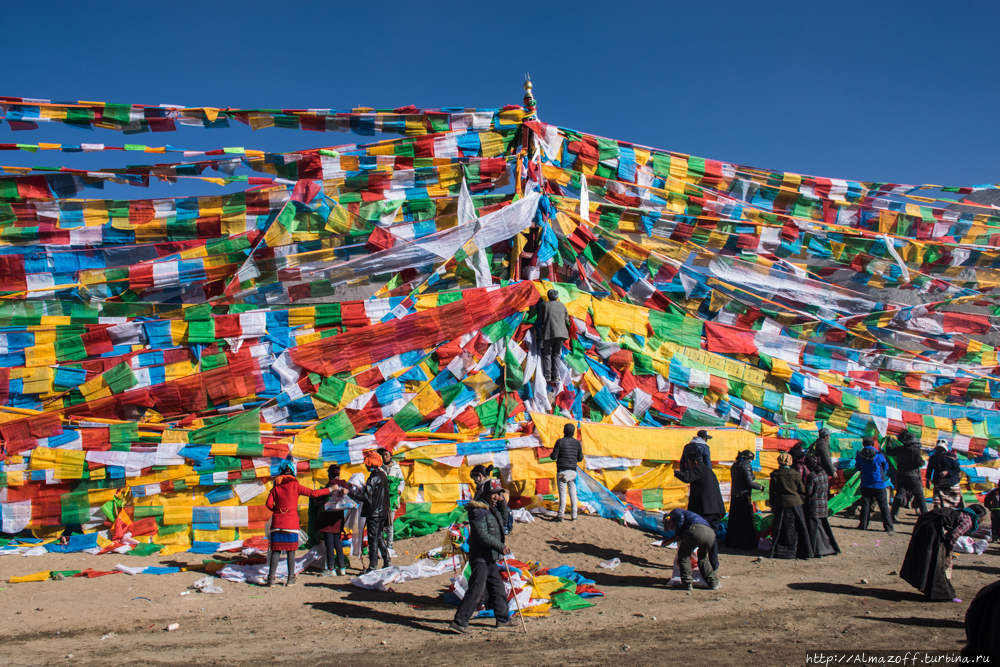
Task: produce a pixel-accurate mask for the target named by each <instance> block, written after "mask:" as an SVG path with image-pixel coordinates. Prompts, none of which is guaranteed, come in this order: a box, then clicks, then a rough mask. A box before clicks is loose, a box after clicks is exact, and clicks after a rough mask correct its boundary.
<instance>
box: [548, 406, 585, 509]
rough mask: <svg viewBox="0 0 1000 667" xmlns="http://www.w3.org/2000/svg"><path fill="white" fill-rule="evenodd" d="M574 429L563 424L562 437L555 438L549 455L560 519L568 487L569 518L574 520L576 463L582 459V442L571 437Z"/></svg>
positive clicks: (570, 425) (564, 507) (569, 425)
mask: <svg viewBox="0 0 1000 667" xmlns="http://www.w3.org/2000/svg"><path fill="white" fill-rule="evenodd" d="M575 433H576V429H575V428H574V427H573V425H572V424H565V425H564V426H563V437H561V438H559V439H558V440H556V444H555V446H554V447H553V448H552V454H550V457H551V458H552V459H553V460H555V462H556V483H557V486H558V489H559V515H558V516H557V517H556V521H562V520H563V518H564V517H565V513H566V490H567V488H568V489H569V501H570V518H571V519H572V520H573V521H576V512H577V508H576V464H578V463H580V462H581V461H583V444H582V443H581V442H580V441H579V440H577V439H576V438H574V437H573V435H574V434H575Z"/></svg>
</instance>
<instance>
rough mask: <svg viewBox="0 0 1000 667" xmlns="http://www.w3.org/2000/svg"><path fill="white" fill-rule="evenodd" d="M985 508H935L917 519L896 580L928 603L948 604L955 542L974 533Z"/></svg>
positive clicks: (952, 595)
mask: <svg viewBox="0 0 1000 667" xmlns="http://www.w3.org/2000/svg"><path fill="white" fill-rule="evenodd" d="M985 516H986V508H985V507H983V506H982V505H980V504H978V503H976V504H974V505H971V506H969V507H965V508H963V509H954V508H950V507H939V508H937V509H933V510H931V511H930V512H927V513H926V514H922V515H920V518H919V519H917V523H916V525H915V526H913V534H912V535H911V536H910V544H909V545H907V547H906V555H905V556H904V557H903V565H902V567H900V568H899V577H900V579H902V580H903V581H905V582H907V583H908V584H910V585H911V586H913V587H914V588H917V589H919V590H921V591H923V593H924V595H926V596H928V597H929V598H930V599H931V600H952V599H954V598H955V589H954V587H953V586H952V585H951V566H952V558H953V556H954V553H955V544H956V543H957V542H958V538H960V537H962V536H963V535H968V534H969V533H974V532H976V529H977V528H979V522H980V521H981V520H982V519H983V517H985Z"/></svg>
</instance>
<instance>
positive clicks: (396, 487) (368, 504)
mask: <svg viewBox="0 0 1000 667" xmlns="http://www.w3.org/2000/svg"><path fill="white" fill-rule="evenodd" d="M364 464H365V468H366V469H367V470H368V479H367V480H366V481H365V482H364V484H363V485H360V484H358V485H352V484H350V483H349V482H346V481H344V480H342V479H340V466H339V465H336V464H334V465H331V466H330V467H329V468H328V469H327V473H328V476H329V481H328V482H327V485H326V486H325V487H323V488H322V489H308V488H306V487H304V486H302V485H301V484H300V483H299V482H298V480H297V479H296V477H295V468H294V466H293V464H292V463H291V462H285V463H283V464H282V466H281V468H280V469H279V471H278V476H277V477H276V478H275V480H274V486H273V487H272V489H271V492H270V493H269V494H268V497H267V500H266V502H265V506H266V507H267V509H269V510H271V512H272V517H271V525H270V530H269V539H270V558H269V563H268V574H267V585H268V586H275V585H277V576H278V563H279V560H280V554H281V553H285V554H286V558H287V569H288V574H287V577H286V579H285V585H286V586H294V585H295V582H296V575H295V551H296V549H298V547H299V540H300V537H301V535H300V532H301V525H300V521H299V510H298V499H299V496H306V497H308V498H310V505H311V509H312V510H314V512H315V516H316V519H315V526H314V527H315V529H316V531H317V533H318V535H319V536H321V539H322V542H323V544H324V546H325V547H326V567H325V568H324V570H323V576H325V577H332V576H337V575H340V576H343V575H344V574H346V572H345V570H346V562H345V560H346V559H345V556H344V546H343V541H342V538H341V536H342V534H343V531H344V528H345V527H346V523H345V512H346V511H347V510H349V509H354V508H356V509H357V514H358V518H359V519H360V520H361V521H360V523H359V524H358V525H361V524H363V526H364V531H365V537H366V538H367V542H368V558H369V561H368V567H367V568H365V569H364V570H363V571H362V574H367V573H369V572H373V571H375V570H377V569H379V556H380V555H381V557H382V561H383V562H384V564H385V565H384V566H385V567H389V566H390V565H392V559H391V554H392V553H393V552H392V544H393V528H392V518H393V512H394V511H395V510H396V509H398V508H399V501H400V496H401V495H402V493H403V488H404V485H405V482H404V479H403V473H402V471H401V470H400V467H399V464H398V463H396V462H395V461H393V460H392V454H391V453H390V452H389V451H388V450H386V449H381V448H380V449H378V450H371V451H367V452H365V454H364ZM356 546H359V545H356ZM360 552H361V550H360V548H358V549H357V553H358V554H359V555H360Z"/></svg>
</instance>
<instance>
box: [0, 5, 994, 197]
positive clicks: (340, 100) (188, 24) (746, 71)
mask: <svg viewBox="0 0 1000 667" xmlns="http://www.w3.org/2000/svg"><path fill="white" fill-rule="evenodd" d="M998 19H1000V5H998V4H997V3H992V2H971V3H948V4H939V3H930V2H920V1H914V2H905V3H904V2H874V3H873V2H838V3H832V2H777V1H769V2H727V1H722V0H717V1H716V2H710V3H706V2H687V3H674V2H665V1H661V2H629V1H627V0H621V1H619V2H615V3H608V2H590V1H581V2H539V3H480V2H462V3H459V2H445V1H439V2H428V3H416V2H391V1H386V0H382V1H381V2H378V3H365V2H361V3H350V4H348V3H334V2H307V1H304V0H302V1H299V2H295V3H287V4H285V5H278V4H276V3H258V2H241V3H193V2H174V3H156V4H155V5H153V4H152V3H149V4H147V3H133V4H117V5H114V4H113V5H102V6H100V7H98V6H96V5H86V4H85V3H76V2H74V3H69V2H61V1H55V2H47V3H30V4H29V3H18V4H15V5H11V6H9V7H5V8H4V11H3V20H4V23H5V30H4V36H3V39H2V41H0V54H2V56H0V57H2V59H3V62H4V67H3V76H2V77H0V94H3V95H14V96H23V97H39V98H48V99H53V100H78V99H83V100H101V101H106V102H118V103H125V102H130V103H141V104H160V103H172V104H184V105H188V106H202V105H206V106H234V107H235V106H241V107H284V108H310V107H312V108H349V107H353V106H357V105H367V106H375V107H395V106H403V105H406V104H415V105H417V106H427V107H440V106H478V107H496V106H501V105H503V104H507V103H519V102H520V99H521V95H522V90H521V84H522V83H523V76H524V73H525V72H530V73H531V77H532V80H533V82H534V84H535V93H536V97H537V99H538V102H539V115H540V117H541V118H542V120H544V121H546V122H550V123H555V124H558V125H562V126H566V127H571V128H574V129H578V130H583V131H587V132H592V133H595V134H599V135H603V136H609V137H614V138H617V139H623V140H627V141H633V142H636V143H641V144H645V145H650V146H655V147H658V148H664V149H669V150H676V151H681V152H686V153H690V154H693V155H699V156H703V157H709V158H714V159H720V160H726V161H732V162H737V163H741V164H748V165H753V166H758V167H763V168H770V169H777V170H784V171H796V172H801V173H808V174H814V175H820V176H829V177H837V178H850V179H855V180H878V181H892V182H897V183H936V184H943V185H973V184H981V183H990V182H994V183H995V182H998V181H1000V136H998V135H1000V131H998V130H997V123H996V115H997V109H998V108H1000V88H998V87H997V86H996V85H995V82H996V81H997V80H998V79H1000V76H998V75H1000V49H998V48H997V45H996V38H995V28H996V25H997V24H998ZM16 141H20V142H30V143H37V142H39V141H52V142H65V143H80V142H95V143H107V144H121V143H124V142H125V138H124V137H123V135H121V134H119V133H115V132H110V131H103V130H95V131H93V132H85V131H82V130H74V129H70V128H65V127H61V126H45V125H42V127H41V129H39V130H37V131H34V132H18V133H14V132H11V130H10V129H9V126H7V125H6V124H5V125H4V126H3V127H2V128H0V143H3V142H16ZM128 141H129V142H133V141H134V142H140V143H148V144H151V145H152V144H162V143H169V144H172V145H175V146H179V147H184V148H190V149H195V150H205V149H210V148H219V147H223V146H243V147H246V148H256V149H260V150H272V151H290V150H296V149H301V148H307V147H314V146H319V145H333V144H337V143H344V142H349V141H351V139H350V135H343V134H335V133H327V134H325V135H321V134H317V133H314V132H300V131H290V130H282V129H276V128H270V129H265V130H261V131H258V132H252V131H251V130H250V129H249V128H245V127H239V128H234V129H230V130H204V129H197V128H181V129H180V130H179V131H178V132H174V133H169V134H168V133H163V134H157V135H152V134H145V135H136V136H133V137H130V138H129V139H128ZM174 159H182V158H173V157H169V156H166V157H165V156H158V157H157V161H172V160H174ZM135 161H137V160H136V157H135V154H129V156H128V160H127V161H126V159H125V156H124V155H122V154H118V153H115V154H99V155H78V154H62V153H55V152H50V153H45V154H42V153H40V154H37V155H31V154H28V153H23V152H13V151H11V152H3V153H0V164H5V165H18V166H26V165H46V166H51V165H59V164H64V165H66V166H71V167H78V168H79V167H86V168H99V167H101V166H117V165H122V164H126V163H128V162H135ZM91 192H94V193H95V195H96V196H107V197H122V198H124V197H148V196H181V195H187V194H207V193H215V192H220V190H219V189H218V188H215V186H210V185H207V184H201V183H198V184H191V183H186V184H180V185H158V186H155V187H153V188H150V189H148V190H147V189H141V188H129V187H126V186H116V185H114V184H109V186H108V189H106V190H105V191H104V192H103V193H98V192H97V191H91Z"/></svg>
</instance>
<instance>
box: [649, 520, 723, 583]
mask: <svg viewBox="0 0 1000 667" xmlns="http://www.w3.org/2000/svg"><path fill="white" fill-rule="evenodd" d="M663 528H664V530H672V531H674V536H673V537H671V538H670V539H668V540H665V541H664V542H663V546H666V545H668V544H670V543H671V542H674V541H676V542H677V543H678V544H677V564H678V565H679V566H680V570H681V583H680V585H679V586H675V588H677V589H679V590H682V591H689V590H691V588H692V584H693V583H694V574H693V572H692V571H691V554H693V553H694V552H695V550H697V551H698V570H699V571H700V572H701V576H702V577H703V578H704V579H705V583H706V584H708V588H709V590H713V591H714V590H718V588H719V575H718V574H716V573H715V570H714V569H712V562H711V553H712V547H713V546H714V545H715V532H714V531H713V530H712V527H711V526H709V525H708V521H705V519H704V518H703V517H701V516H699V515H697V514H695V513H694V512H689V511H687V510H682V509H680V508H677V509H675V510H672V511H671V512H670V514H668V515H667V516H665V517H663Z"/></svg>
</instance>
